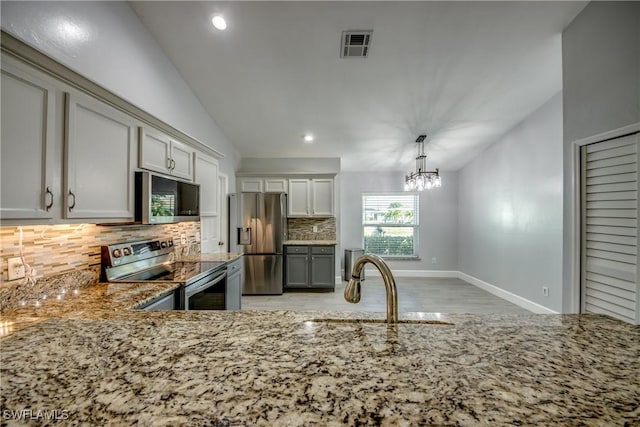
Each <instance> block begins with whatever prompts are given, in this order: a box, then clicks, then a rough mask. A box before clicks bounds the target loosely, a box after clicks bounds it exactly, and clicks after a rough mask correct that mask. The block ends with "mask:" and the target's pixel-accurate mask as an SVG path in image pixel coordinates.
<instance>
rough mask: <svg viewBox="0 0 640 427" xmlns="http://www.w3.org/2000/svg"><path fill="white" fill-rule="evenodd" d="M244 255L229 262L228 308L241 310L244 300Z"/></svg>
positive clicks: (226, 302) (226, 297)
mask: <svg viewBox="0 0 640 427" xmlns="http://www.w3.org/2000/svg"><path fill="white" fill-rule="evenodd" d="M242 270H243V268H242V257H240V258H238V259H237V260H235V261H233V262H230V263H229V264H227V292H226V295H225V309H226V310H240V308H241V302H242Z"/></svg>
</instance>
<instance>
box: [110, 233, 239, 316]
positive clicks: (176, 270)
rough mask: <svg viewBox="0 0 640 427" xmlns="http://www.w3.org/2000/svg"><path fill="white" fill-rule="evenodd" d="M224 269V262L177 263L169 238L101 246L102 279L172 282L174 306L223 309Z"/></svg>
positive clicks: (191, 308)
mask: <svg viewBox="0 0 640 427" xmlns="http://www.w3.org/2000/svg"><path fill="white" fill-rule="evenodd" d="M226 277H227V269H226V267H225V263H224V262H214V261H200V262H177V261H175V251H174V244H173V240H172V239H163V240H143V241H136V242H127V243H119V244H115V245H108V246H102V247H101V280H102V281H107V282H132V283H135V282H156V281H163V282H175V283H180V284H181V285H182V286H180V288H179V289H178V291H177V292H176V295H175V298H174V303H173V308H174V309H177V310H224V309H225V308H226V307H225V295H226Z"/></svg>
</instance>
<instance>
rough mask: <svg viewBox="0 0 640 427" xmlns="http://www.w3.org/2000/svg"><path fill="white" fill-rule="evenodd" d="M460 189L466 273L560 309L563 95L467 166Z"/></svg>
mask: <svg viewBox="0 0 640 427" xmlns="http://www.w3.org/2000/svg"><path fill="white" fill-rule="evenodd" d="M459 186H460V187H459V206H458V208H459V210H458V215H459V229H458V250H459V270H460V271H462V272H463V273H466V274H468V275H471V276H473V277H475V278H477V279H480V280H482V281H485V282H488V283H490V284H492V285H495V286H497V287H500V288H502V289H504V290H506V291H508V292H512V293H514V294H517V295H519V296H521V297H523V298H526V299H528V300H530V301H533V302H535V303H538V304H540V305H543V306H545V307H547V308H550V309H551V310H554V311H560V309H561V305H562V97H561V94H560V93H558V94H556V95H555V96H554V97H553V98H551V99H550V100H549V101H548V102H547V103H545V104H544V105H543V106H542V107H540V108H539V109H538V110H537V111H535V112H534V113H533V114H531V115H530V116H529V117H527V118H526V119H525V120H524V121H523V122H522V123H520V124H519V125H518V126H516V127H515V128H513V129H512V130H511V131H510V132H509V133H508V134H507V135H505V136H504V137H503V138H502V139H500V140H499V141H497V142H496V143H494V144H493V145H491V146H490V147H489V148H487V149H486V150H485V151H483V152H482V153H481V154H480V155H479V156H478V157H476V158H475V159H474V160H472V161H471V163H469V164H468V165H467V166H465V167H464V168H463V169H461V170H460V172H459ZM543 286H547V287H549V297H543V295H542V287H543Z"/></svg>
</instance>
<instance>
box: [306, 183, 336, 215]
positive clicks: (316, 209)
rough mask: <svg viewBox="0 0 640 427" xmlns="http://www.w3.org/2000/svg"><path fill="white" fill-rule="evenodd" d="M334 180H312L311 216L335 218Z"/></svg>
mask: <svg viewBox="0 0 640 427" xmlns="http://www.w3.org/2000/svg"><path fill="white" fill-rule="evenodd" d="M333 212H334V209H333V179H312V180H311V215H312V216H333Z"/></svg>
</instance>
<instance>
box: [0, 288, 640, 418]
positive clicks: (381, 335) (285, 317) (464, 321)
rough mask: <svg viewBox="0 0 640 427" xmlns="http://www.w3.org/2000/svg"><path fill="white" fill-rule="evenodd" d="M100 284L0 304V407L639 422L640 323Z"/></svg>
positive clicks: (114, 413)
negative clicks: (251, 301)
mask: <svg viewBox="0 0 640 427" xmlns="http://www.w3.org/2000/svg"><path fill="white" fill-rule="evenodd" d="M110 286H112V285H111V284H109V285H107V284H97V285H95V289H93V290H91V287H89V289H87V290H86V292H87V293H91V292H95V298H89V299H88V300H87V299H83V300H82V301H92V302H83V303H82V304H81V303H80V300H78V301H77V302H76V303H74V300H73V298H70V299H69V300H68V301H66V306H68V307H75V308H68V309H66V310H63V309H62V308H61V307H62V306H58V305H57V304H63V302H58V301H51V302H50V304H48V305H46V304H45V305H43V306H42V307H40V308H38V309H35V308H19V309H13V310H6V311H3V316H2V322H3V324H4V325H5V328H6V327H7V326H6V325H7V324H8V323H11V322H12V321H16V322H17V323H16V324H18V323H20V325H22V326H21V327H18V328H16V329H14V330H11V331H9V332H8V334H7V335H6V336H5V337H4V338H2V339H1V340H0V345H1V355H2V368H1V372H0V373H1V388H0V396H1V397H0V408H1V409H2V412H1V415H2V416H3V417H4V418H3V419H2V422H9V423H11V422H12V421H14V420H15V419H16V417H17V418H19V417H20V416H22V417H23V418H22V419H24V416H23V415H18V414H20V412H19V411H31V412H29V414H30V416H36V419H35V420H31V421H30V422H32V423H36V424H37V423H39V422H41V421H42V419H38V418H37V417H38V416H39V415H41V416H45V415H46V413H45V412H42V411H45V410H47V411H50V412H48V414H52V412H51V411H57V412H53V414H54V415H58V417H59V418H60V419H62V420H63V422H65V423H69V424H80V423H89V424H93V425H104V424H109V423H113V424H118V425H121V424H134V423H137V424H140V425H165V424H166V425H204V424H206V425H221V426H224V425H256V424H257V425H286V426H291V425H323V426H325V425H343V424H346V425H356V424H365V425H366V424H369V425H379V424H381V425H409V424H412V425H469V426H477V425H488V426H489V425H490V426H495V425H523V424H531V425H545V426H548V425H562V426H565V425H639V424H640V327H637V326H632V325H628V324H625V323H622V322H619V321H617V320H614V319H611V318H608V317H605V316H597V315H581V316H578V315H533V314H532V315H524V316H522V315H521V316H513V315H440V314H424V313H403V314H401V316H400V317H401V319H404V320H407V319H414V320H420V321H425V320H427V321H437V322H445V323H400V324H399V325H397V327H391V328H390V327H388V326H387V325H386V324H384V323H375V322H368V321H365V320H366V319H372V320H381V319H383V317H384V314H383V313H379V314H378V313H372V314H369V315H367V314H363V313H335V312H333V313H332V312H322V313H320V312H315V313H310V312H307V313H303V312H286V311H273V312H251V311H247V312H242V311H235V312H177V311H170V312H141V311H137V310H131V309H129V308H132V307H134V306H136V305H138V304H139V303H140V300H141V299H148V298H150V294H152V293H153V292H154V291H153V290H151V289H150V288H149V287H148V286H149V285H146V286H145V285H144V284H142V285H140V284H138V285H130V286H129V287H128V288H127V286H126V285H123V284H117V287H113V288H112V289H109V287H110ZM165 286H168V285H165ZM136 287H137V288H139V290H138V291H135V290H134V288H136ZM157 292H166V289H162V290H160V289H158V290H157ZM127 299H129V302H128V305H127V302H126V300H127ZM38 310H40V311H38ZM354 316H357V318H358V319H359V321H356V322H351V321H349V319H350V318H352V317H354ZM28 319H32V320H33V321H32V322H31V323H30V324H28V322H27V320H28ZM326 319H333V321H326ZM20 320H22V322H20ZM447 323H448V324H447ZM7 411H9V412H7ZM16 411H17V412H16ZM37 411H41V412H37ZM22 414H25V412H23V413H22ZM28 421H29V420H28Z"/></svg>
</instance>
